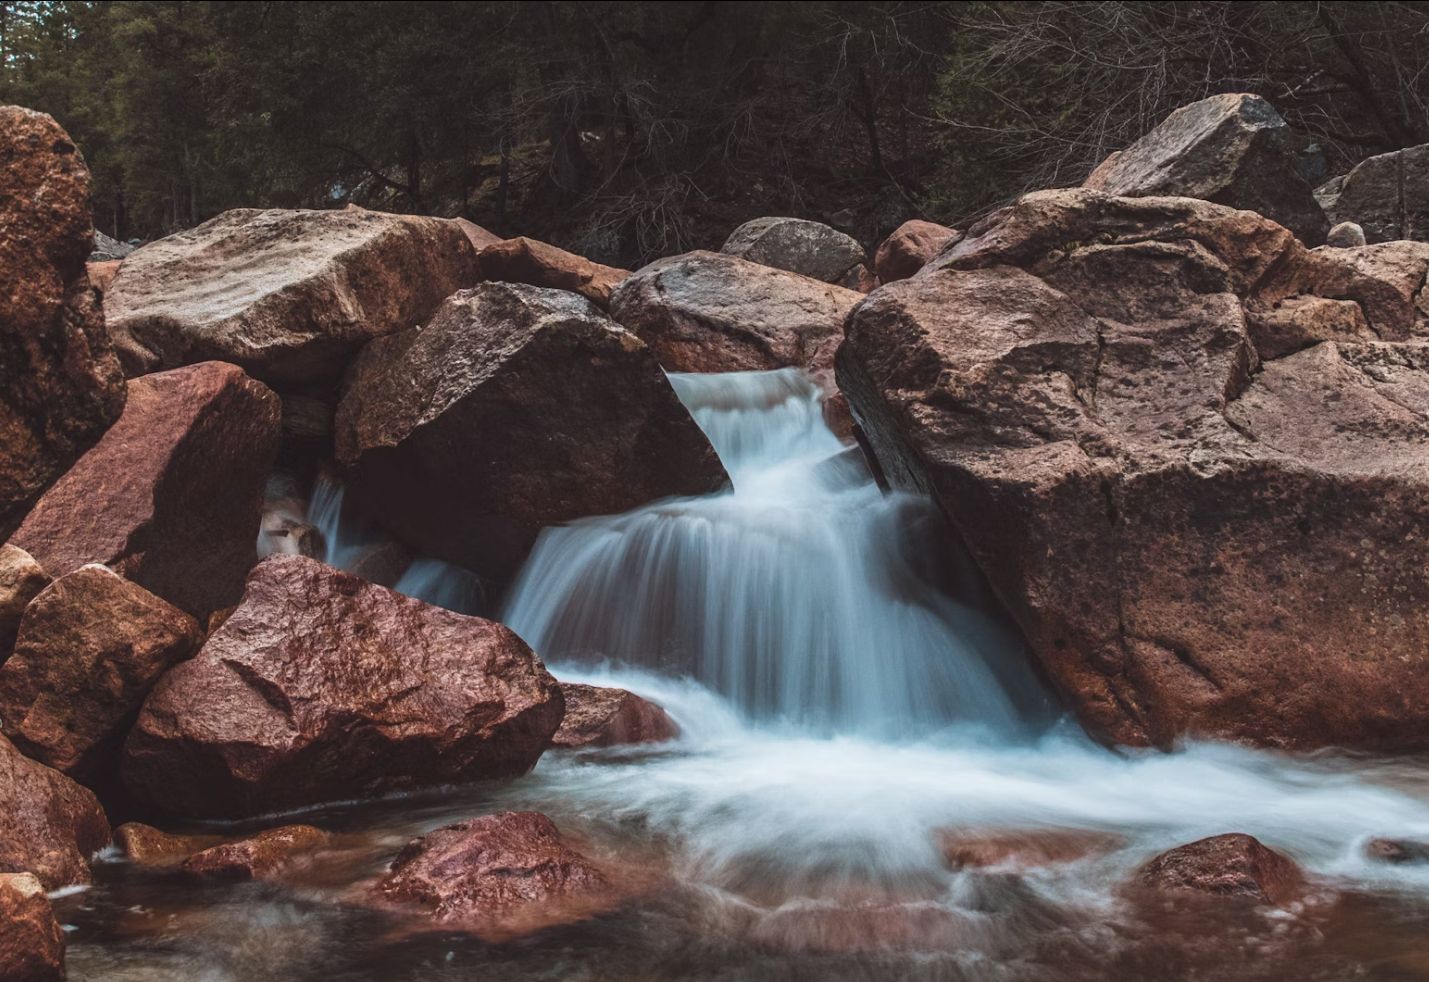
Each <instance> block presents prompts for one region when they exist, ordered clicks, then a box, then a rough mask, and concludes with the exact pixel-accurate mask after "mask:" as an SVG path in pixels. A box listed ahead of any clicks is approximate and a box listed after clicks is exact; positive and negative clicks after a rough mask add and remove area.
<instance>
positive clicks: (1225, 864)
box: [1137, 832, 1306, 907]
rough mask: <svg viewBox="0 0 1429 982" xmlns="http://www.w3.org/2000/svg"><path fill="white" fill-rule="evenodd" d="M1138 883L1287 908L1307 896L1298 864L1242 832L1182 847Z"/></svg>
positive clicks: (1163, 856)
mask: <svg viewBox="0 0 1429 982" xmlns="http://www.w3.org/2000/svg"><path fill="white" fill-rule="evenodd" d="M1137 882H1138V883H1139V884H1141V885H1142V886H1146V887H1150V888H1152V889H1153V890H1157V891H1161V892H1175V893H1186V892H1189V893H1203V894H1213V895H1216V896H1225V897H1246V898H1249V899H1251V900H1254V901H1256V902H1257V903H1263V904H1272V905H1274V906H1277V907H1283V906H1285V905H1286V904H1288V903H1291V902H1293V901H1295V900H1298V899H1300V898H1301V897H1302V896H1304V894H1305V889H1306V884H1305V875H1304V873H1302V872H1301V870H1300V867H1299V866H1297V865H1296V864H1295V861H1294V860H1292V859H1290V858H1289V857H1288V856H1285V855H1284V854H1282V853H1279V852H1276V851H1275V850H1274V849H1270V848H1268V847H1266V846H1265V845H1264V844H1262V843H1261V842H1260V840H1259V839H1256V838H1255V837H1254V836H1249V835H1245V834H1244V833H1240V832H1228V833H1226V834H1224V835H1213V836H1211V837H1210V838H1206V839H1200V840H1197V841H1196V842H1191V843H1187V844H1186V845H1184V846H1177V847H1176V848H1175V849H1171V850H1169V851H1167V852H1163V853H1162V854H1161V855H1159V856H1157V857H1156V858H1155V859H1153V860H1151V862H1149V863H1147V864H1146V865H1145V866H1143V867H1142V868H1141V871H1140V872H1139V873H1138V874H1137Z"/></svg>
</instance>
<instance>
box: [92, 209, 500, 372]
mask: <svg viewBox="0 0 1429 982" xmlns="http://www.w3.org/2000/svg"><path fill="white" fill-rule="evenodd" d="M476 280H477V271H476V250H475V248H473V246H472V244H471V242H470V240H469V239H468V238H467V235H466V233H465V232H463V231H462V229H461V228H460V227H459V226H457V225H456V224H455V223H454V222H450V221H446V220H444V219H440V218H421V217H417V216H413V215H389V214H385V213H383V212H377V211H366V210H364V209H360V208H358V209H347V210H340V211H339V210H334V211H286V210H282V209H272V210H267V211H263V210H258V209H252V208H240V209H236V210H234V211H227V212H224V213H223V214H222V215H219V216H218V217H216V218H212V219H210V220H209V221H207V222H204V223H203V224H202V225H199V226H198V227H197V228H193V229H189V230H188V231H186V232H178V233H176V234H174V235H171V236H169V237H168V238H165V239H160V240H159V241H158V242H152V243H150V244H149V245H146V246H145V247H144V248H142V249H140V250H138V251H137V252H135V253H134V254H133V255H131V256H129V257H128V258H126V259H125V260H124V265H123V267H122V268H121V269H120V271H119V274H118V275H117V276H116V277H115V278H114V281H113V282H112V283H111V284H110V286H109V289H108V290H107V291H105V294H104V311H105V316H106V318H107V319H108V322H109V331H110V334H111V335H112V336H113V337H114V339H115V344H116V345H117V346H118V348H119V351H120V357H121V358H122V359H123V361H124V368H125V371H126V372H127V373H128V374H129V375H130V376H131V377H132V376H135V375H142V374H145V373H148V372H153V371H158V370H160V369H165V368H176V367H178V366H180V365H189V364H193V363H195V362H201V361H207V360H209V359H215V360H218V361H228V362H233V363H235V364H237V365H241V366H243V367H244V368H245V369H247V370H248V372H249V373H250V374H251V375H253V376H254V377H255V378H259V379H262V380H264V381H267V382H275V383H277V382H281V383H294V382H309V381H314V380H322V379H334V378H337V377H338V376H339V375H341V373H342V371H343V368H344V367H345V366H346V364H347V362H348V359H350V358H351V357H352V355H353V354H355V353H356V352H357V349H358V348H360V347H361V346H362V345H363V343H365V342H366V341H368V340H369V339H371V338H374V337H378V336H379V335H383V334H389V333H391V332H393V331H397V330H401V329H402V328H406V327H412V326H414V325H416V324H418V323H420V322H421V321H422V320H424V319H425V318H426V317H428V316H429V315H430V314H431V312H432V311H433V310H435V309H436V306H437V304H439V303H441V301H442V300H443V298H445V297H447V296H448V295H449V294H451V293H452V292H453V291H455V290H459V289H461V288H462V287H466V286H470V285H471V284H473V283H475V282H476Z"/></svg>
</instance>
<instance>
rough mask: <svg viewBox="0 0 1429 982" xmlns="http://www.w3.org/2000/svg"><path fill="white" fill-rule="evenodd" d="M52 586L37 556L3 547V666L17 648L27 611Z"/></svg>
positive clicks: (0, 653) (0, 602)
mask: <svg viewBox="0 0 1429 982" xmlns="http://www.w3.org/2000/svg"><path fill="white" fill-rule="evenodd" d="M49 582H50V578H49V575H48V574H46V573H45V571H44V569H43V568H42V567H41V566H40V564H39V563H37V562H35V557H34V556H31V555H30V554H29V553H28V552H26V551H25V550H24V549H21V548H20V547H19V546H13V545H10V544H9V543H5V544H3V545H0V665H4V664H5V659H6V658H9V657H10V652H11V650H12V649H13V648H14V647H15V635H16V634H17V633H18V632H19V630H20V618H21V617H22V616H23V615H24V613H25V608H26V607H27V606H29V603H30V601H31V600H33V599H35V595H36V594H38V593H39V592H40V591H41V590H43V589H44V588H45V587H46V586H48V585H49Z"/></svg>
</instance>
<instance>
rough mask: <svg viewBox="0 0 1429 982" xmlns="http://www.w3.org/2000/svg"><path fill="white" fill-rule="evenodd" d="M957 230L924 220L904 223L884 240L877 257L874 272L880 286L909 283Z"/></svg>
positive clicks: (874, 260) (875, 255)
mask: <svg viewBox="0 0 1429 982" xmlns="http://www.w3.org/2000/svg"><path fill="white" fill-rule="evenodd" d="M961 234H962V233H960V232H958V231H957V230H956V229H951V228H948V227H947V226H946V225H937V224H934V223H933V222H925V221H922V220H921V219H917V218H915V219H913V220H911V221H907V222H904V223H903V224H902V225H900V226H898V228H896V229H894V231H893V234H892V235H890V236H889V237H888V238H886V239H884V240H883V244H882V245H880V246H879V247H878V252H877V253H875V254H874V257H873V271H874V272H875V273H876V274H878V281H879V282H880V283H893V282H896V281H898V280H906V279H907V278H908V277H910V276H912V275H913V274H914V273H916V272H918V270H920V269H922V268H923V267H924V266H926V265H928V263H929V262H931V261H932V259H933V257H934V256H936V255H937V254H938V252H939V251H940V250H941V249H942V248H943V246H945V245H947V244H948V242H949V241H951V240H952V239H953V238H954V237H955V236H958V235H961Z"/></svg>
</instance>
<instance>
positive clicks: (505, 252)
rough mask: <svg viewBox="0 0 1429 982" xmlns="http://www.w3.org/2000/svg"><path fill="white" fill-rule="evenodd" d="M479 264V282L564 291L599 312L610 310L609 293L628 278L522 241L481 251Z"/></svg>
mask: <svg viewBox="0 0 1429 982" xmlns="http://www.w3.org/2000/svg"><path fill="white" fill-rule="evenodd" d="M480 263H481V276H482V279H487V280H496V281H499V282H502V283H525V284H526V285H528V286H541V287H548V288H551V289H555V290H568V291H570V292H571V293H579V294H580V295H581V296H583V297H585V298H586V299H587V300H589V301H590V302H591V303H593V304H595V305H596V306H598V307H600V308H601V309H606V308H608V307H609V306H610V295H611V293H612V292H614V290H615V288H616V287H617V286H619V285H620V284H621V282H622V281H624V279H625V278H626V277H627V276H629V275H630V270H628V269H616V268H615V267H613V266H602V265H601V264H600V263H594V262H591V261H590V260H589V259H586V258H585V257H584V256H577V255H576V254H575V253H573V252H567V251H566V250H564V249H558V248H556V247H555V246H553V245H547V244H546V243H544V242H538V241H537V240H535V239H527V238H524V237H522V238H516V239H503V240H500V241H498V242H494V243H492V244H491V245H488V246H486V247H485V248H484V249H482V250H481V256H480Z"/></svg>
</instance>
